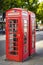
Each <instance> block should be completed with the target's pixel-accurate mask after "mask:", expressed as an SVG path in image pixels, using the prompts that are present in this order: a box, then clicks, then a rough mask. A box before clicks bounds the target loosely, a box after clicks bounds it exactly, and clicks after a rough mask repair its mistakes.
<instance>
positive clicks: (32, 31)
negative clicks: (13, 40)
mask: <svg viewBox="0 0 43 65" xmlns="http://www.w3.org/2000/svg"><path fill="white" fill-rule="evenodd" d="M28 14H29V55H32V54H34V53H35V43H36V34H35V32H36V31H35V29H36V28H35V27H36V24H35V14H34V13H33V12H30V11H28Z"/></svg>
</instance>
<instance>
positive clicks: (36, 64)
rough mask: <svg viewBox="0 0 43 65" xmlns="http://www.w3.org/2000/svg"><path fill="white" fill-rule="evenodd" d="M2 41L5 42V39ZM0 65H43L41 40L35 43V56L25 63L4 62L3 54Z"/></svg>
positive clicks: (4, 56)
mask: <svg viewBox="0 0 43 65" xmlns="http://www.w3.org/2000/svg"><path fill="white" fill-rule="evenodd" d="M39 34H40V33H39ZM41 34H42V33H41ZM4 37H5V35H4ZM1 38H2V37H1ZM3 40H5V38H3ZM0 41H1V40H0ZM0 65H43V40H40V41H37V42H36V53H35V55H33V56H31V57H30V58H28V59H27V60H26V61H24V62H16V61H10V60H6V55H5V54H4V55H2V56H0Z"/></svg>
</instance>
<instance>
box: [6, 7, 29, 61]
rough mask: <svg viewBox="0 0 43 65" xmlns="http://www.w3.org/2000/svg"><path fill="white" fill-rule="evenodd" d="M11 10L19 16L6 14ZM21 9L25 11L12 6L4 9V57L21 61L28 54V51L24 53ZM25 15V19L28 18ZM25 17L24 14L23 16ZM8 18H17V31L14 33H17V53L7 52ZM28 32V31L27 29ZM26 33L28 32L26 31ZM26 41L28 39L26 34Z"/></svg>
mask: <svg viewBox="0 0 43 65" xmlns="http://www.w3.org/2000/svg"><path fill="white" fill-rule="evenodd" d="M12 10H15V11H17V12H19V13H20V15H19V16H14V15H13V16H12V17H11V16H8V14H9V13H10V11H12ZM22 11H25V10H22V9H17V8H14V9H10V10H8V11H6V58H7V59H9V60H15V61H23V60H25V59H26V58H28V56H29V52H27V53H25V54H24V31H23V20H22V14H21V13H22ZM26 17H27V20H28V15H27V16H26ZM24 18H25V16H24ZM10 19H12V20H13V19H17V20H18V32H17V33H16V34H17V38H18V55H11V54H9V52H10V51H9V32H10V31H9V20H10ZM28 30H29V26H28ZM27 32H29V31H27ZM27 35H28V33H27ZM27 41H28V36H27ZM26 45H27V47H28V42H27V44H26Z"/></svg>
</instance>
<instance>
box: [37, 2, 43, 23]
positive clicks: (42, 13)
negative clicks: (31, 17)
mask: <svg viewBox="0 0 43 65" xmlns="http://www.w3.org/2000/svg"><path fill="white" fill-rule="evenodd" d="M37 15H38V16H37V17H38V19H39V20H41V21H42V23H43V2H41V3H40V4H39V6H38V9H37Z"/></svg>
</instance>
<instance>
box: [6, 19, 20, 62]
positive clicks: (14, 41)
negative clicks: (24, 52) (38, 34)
mask: <svg viewBox="0 0 43 65" xmlns="http://www.w3.org/2000/svg"><path fill="white" fill-rule="evenodd" d="M6 21H7V22H6V57H7V58H8V59H10V60H16V61H19V54H20V53H19V52H20V51H19V43H20V31H19V30H20V19H19V18H9V19H8V20H6ZM18 23H19V24H18Z"/></svg>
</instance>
